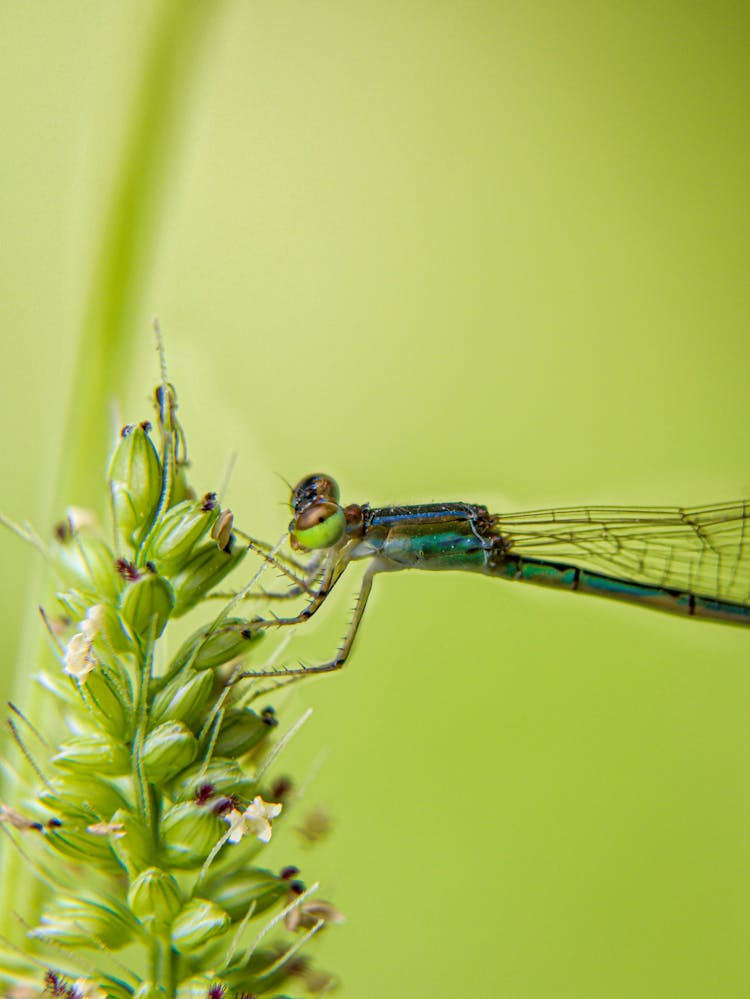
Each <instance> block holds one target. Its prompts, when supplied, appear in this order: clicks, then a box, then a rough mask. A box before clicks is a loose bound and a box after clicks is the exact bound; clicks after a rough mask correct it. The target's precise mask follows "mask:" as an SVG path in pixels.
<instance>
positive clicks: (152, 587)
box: [122, 572, 175, 641]
mask: <svg viewBox="0 0 750 999" xmlns="http://www.w3.org/2000/svg"><path fill="white" fill-rule="evenodd" d="M174 603H175V598H174V593H173V592H172V587H171V586H170V585H169V583H168V582H167V581H166V579H164V577H163V576H157V575H156V574H155V573H152V572H149V573H147V574H146V575H145V576H141V578H140V579H137V580H136V581H135V582H134V583H131V584H130V585H129V586H128V588H127V590H126V591H125V596H124V598H123V601H122V613H123V617H124V618H125V620H126V621H127V623H128V625H129V626H130V628H131V629H132V631H133V633H134V634H135V635H137V636H138V637H139V638H140V639H141V640H142V641H143V640H146V639H149V638H154V639H156V638H159V636H160V635H161V633H162V632H163V631H164V628H165V627H166V624H167V621H168V620H169V615H170V614H171V613H172V609H173V608H174Z"/></svg>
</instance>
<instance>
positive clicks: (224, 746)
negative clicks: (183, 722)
mask: <svg viewBox="0 0 750 999" xmlns="http://www.w3.org/2000/svg"><path fill="white" fill-rule="evenodd" d="M275 724H276V718H275V716H273V715H270V714H266V715H264V716H263V717H261V716H260V715H257V714H256V713H255V712H254V711H251V710H250V708H230V709H229V711H227V712H226V713H225V715H224V718H223V720H222V723H221V728H220V729H219V735H218V738H217V739H216V745H215V746H214V752H215V753H216V754H217V755H218V756H228V757H229V758H230V759H237V757H239V756H244V754H245V753H247V752H249V750H251V749H252V748H253V746H257V745H258V743H259V742H260V741H261V739H264V738H265V737H266V736H267V735H268V733H269V732H270V731H271V728H272V727H273V725H275Z"/></svg>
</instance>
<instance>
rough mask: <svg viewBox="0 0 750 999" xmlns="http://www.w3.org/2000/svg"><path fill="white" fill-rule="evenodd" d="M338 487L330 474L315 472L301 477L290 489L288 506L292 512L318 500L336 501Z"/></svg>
mask: <svg viewBox="0 0 750 999" xmlns="http://www.w3.org/2000/svg"><path fill="white" fill-rule="evenodd" d="M339 495H340V494H339V487H338V483H337V482H336V480H335V479H332V478H331V476H330V475H322V474H321V473H319V472H316V473H315V474H314V475H308V476H307V477H306V478H304V479H302V481H301V482H299V483H298V484H297V485H296V486H295V487H294V489H293V490H292V498H291V501H290V506H291V508H292V511H293V512H294V513H301V512H302V511H303V510H304V509H305V507H307V506H309V505H310V504H311V503H315V502H317V501H318V500H323V501H325V502H329V503H338V500H339Z"/></svg>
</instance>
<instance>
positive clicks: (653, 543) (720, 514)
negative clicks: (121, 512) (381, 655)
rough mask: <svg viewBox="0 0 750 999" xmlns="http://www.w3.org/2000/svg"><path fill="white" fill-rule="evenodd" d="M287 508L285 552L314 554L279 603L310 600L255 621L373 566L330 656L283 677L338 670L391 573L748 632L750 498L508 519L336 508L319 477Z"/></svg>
mask: <svg viewBox="0 0 750 999" xmlns="http://www.w3.org/2000/svg"><path fill="white" fill-rule="evenodd" d="M291 509H292V513H293V518H292V521H291V523H290V525H289V537H290V541H291V545H292V547H293V548H294V549H296V550H298V551H306V552H317V553H318V554H317V557H315V556H314V557H313V559H312V561H311V563H310V566H309V568H308V571H307V573H306V575H305V576H304V577H303V578H302V579H301V580H300V581H299V584H298V585H297V586H295V587H294V588H293V589H292V590H290V591H289V593H288V594H284V596H287V595H288V596H290V597H292V596H299V595H301V594H302V593H306V594H308V595H309V597H310V599H309V602H308V603H307V605H306V606H305V607H304V608H303V610H302V611H300V613H299V614H297V615H295V616H293V617H288V618H276V619H273V620H269V621H265V622H262V623H261V626H266V627H275V626H283V625H295V624H300V623H301V622H303V621H306V620H307V619H308V618H310V617H312V615H313V614H314V613H315V612H316V611H317V610H318V609H319V608H320V607H321V606H322V604H323V603H324V602H325V600H326V598H327V597H328V595H329V594H330V592H331V590H332V589H333V587H334V586H335V585H336V583H337V582H338V580H339V579H340V578H341V576H342V575H343V573H344V571H345V569H346V567H347V566H348V565H349V564H350V563H351V562H354V561H357V560H359V559H369V560H370V565H369V566H368V568H367V570H366V571H365V574H364V577H363V580H362V585H361V588H360V591H359V595H358V597H357V602H356V605H355V609H354V614H353V617H352V621H351V624H350V626H349V629H348V631H347V633H346V636H345V638H344V641H343V643H342V645H341V647H340V649H339V650H338V652H337V653H336V656H335V657H334V658H333V659H331V660H330V661H329V662H325V663H320V664H318V665H310V666H305V665H301V666H299V667H295V668H291V669H284V670H283V671H282V672H283V674H284V675H304V674H306V673H327V672H331V671H332V670H336V669H339V668H340V667H341V666H343V665H344V663H345V662H346V659H347V657H348V655H349V652H350V651H351V648H352V644H353V642H354V637H355V635H356V633H357V628H358V627H359V624H360V621H361V620H362V615H363V613H364V610H365V605H366V604H367V598H368V597H369V595H370V591H371V588H372V579H373V576H374V575H375V574H376V573H378V572H392V571H394V570H398V569H458V570H464V571H466V570H468V571H471V572H481V573H484V574H485V575H488V576H497V577H498V578H500V579H509V580H519V581H522V582H527V583H538V584H541V585H543V586H551V587H557V588H560V589H565V590H575V591H576V592H578V593H590V594H595V595H597V596H602V597H611V598H614V599H617V600H624V601H629V602H631V603H635V604H640V605H641V606H643V607H651V608H654V609H657V610H662V611H668V612H670V613H673V614H683V615H685V616H687V617H697V618H705V619H707V620H712V621H721V622H725V623H729V624H744V625H750V500H739V501H737V502H734V503H722V504H717V505H716V506H704V507H688V508H684V509H683V508H680V507H616V506H592V507H570V508H563V509H557V510H534V511H531V512H528V513H510V514H504V513H490V512H489V511H488V510H487V508H486V507H484V506H478V505H476V504H473V503H432V504H427V505H422V506H388V507H371V506H369V505H368V504H366V503H365V504H357V503H353V504H350V505H349V506H346V507H344V506H342V505H341V503H340V502H339V488H338V485H337V484H336V482H335V481H334V480H333V479H332V478H331V477H330V476H328V475H322V474H317V475H310V476H308V477H307V478H305V479H303V480H302V481H301V482H300V483H299V484H298V485H297V486H296V487H295V488H294V490H293V491H292V497H291ZM287 574H288V571H287ZM242 675H243V676H257V675H259V673H244V674H242Z"/></svg>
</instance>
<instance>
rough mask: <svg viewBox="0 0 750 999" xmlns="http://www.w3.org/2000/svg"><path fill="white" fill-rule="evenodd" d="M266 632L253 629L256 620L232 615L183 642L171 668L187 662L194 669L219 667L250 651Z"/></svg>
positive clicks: (181, 665)
mask: <svg viewBox="0 0 750 999" xmlns="http://www.w3.org/2000/svg"><path fill="white" fill-rule="evenodd" d="M264 634H265V632H263V631H261V630H260V629H257V630H255V631H254V630H253V622H252V621H246V620H245V619H244V618H241V617H228V618H227V619H226V620H225V621H222V622H221V624H220V625H218V627H213V626H211V627H208V628H201V629H200V630H199V631H196V632H195V633H194V634H193V635H191V636H190V638H188V640H187V641H186V642H184V643H183V645H182V647H181V648H180V650H179V652H178V653H177V655H176V656H175V657H174V659H173V660H172V663H171V665H170V667H169V672H170V673H174V672H176V671H177V670H179V669H181V668H182V667H183V666H185V665H186V664H188V663H189V664H190V665H191V666H192V667H193V669H198V670H203V669H216V668H217V667H218V666H223V665H224V663H228V662H231V661H232V659H237V658H238V657H239V656H244V655H246V654H247V653H248V652H249V651H250V648H251V647H252V646H253V645H254V644H255V643H256V642H258V641H259V640H260V639H261V638H262V637H263V635H264Z"/></svg>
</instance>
